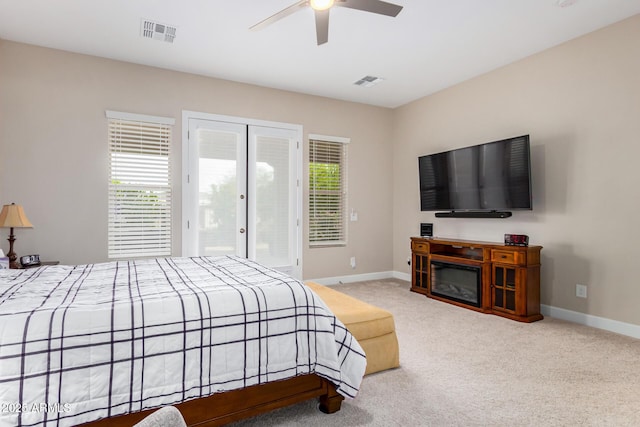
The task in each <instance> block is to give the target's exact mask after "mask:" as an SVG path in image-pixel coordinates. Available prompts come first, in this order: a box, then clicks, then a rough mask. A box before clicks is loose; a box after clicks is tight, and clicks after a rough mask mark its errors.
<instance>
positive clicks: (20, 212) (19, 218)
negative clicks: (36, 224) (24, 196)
mask: <svg viewBox="0 0 640 427" xmlns="http://www.w3.org/2000/svg"><path fill="white" fill-rule="evenodd" d="M0 227H2V228H33V225H32V224H31V222H29V219H28V218H27V216H26V215H25V214H24V209H22V206H21V205H16V204H15V203H11V204H10V205H4V206H3V207H2V212H0Z"/></svg>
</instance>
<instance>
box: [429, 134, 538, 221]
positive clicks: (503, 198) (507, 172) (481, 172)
mask: <svg viewBox="0 0 640 427" xmlns="http://www.w3.org/2000/svg"><path fill="white" fill-rule="evenodd" d="M418 170H419V175H420V210H422V211H449V212H443V213H440V215H438V214H436V216H454V217H455V216H460V217H465V216H466V217H473V216H488V217H491V216H495V217H507V216H511V213H510V212H501V211H511V210H522V209H529V210H530V209H531V208H532V206H531V205H532V203H531V153H530V149H529V135H523V136H518V137H514V138H508V139H503V140H500V141H493V142H488V143H485V144H479V145H474V146H471V147H465V148H459V149H455V150H450V151H444V152H441V153H434V154H428V155H425V156H420V157H419V158H418Z"/></svg>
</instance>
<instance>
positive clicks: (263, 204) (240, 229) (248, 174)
mask: <svg viewBox="0 0 640 427" xmlns="http://www.w3.org/2000/svg"><path fill="white" fill-rule="evenodd" d="M215 117H220V116H215ZM223 118H224V117H223ZM183 123H185V124H187V125H188V132H187V135H186V136H187V138H186V143H184V145H185V146H184V148H183V156H184V157H185V161H184V162H183V167H184V168H185V172H186V174H184V179H183V224H184V226H183V235H182V241H183V245H182V247H183V255H184V256H198V255H204V256H216V255H237V256H241V257H246V258H249V259H252V260H255V261H258V262H260V263H262V264H264V265H267V266H269V267H273V268H276V269H278V270H281V271H284V272H286V273H288V274H290V275H292V276H294V277H298V278H301V276H302V269H301V265H300V249H301V247H300V246H301V232H300V222H301V221H300V220H299V219H300V215H301V206H302V203H301V189H300V186H299V183H300V178H299V173H300V169H301V166H300V164H301V159H302V155H301V153H300V149H299V143H298V141H299V140H300V134H301V129H296V127H295V126H292V127H289V128H287V127H277V125H278V124H273V126H270V125H272V124H271V123H269V122H259V123H258V124H255V123H254V124H249V123H243V122H242V120H241V119H237V120H236V119H232V120H231V121H226V120H212V119H210V118H202V117H197V116H196V117H193V116H188V117H187V118H186V121H185V120H184V117H183Z"/></svg>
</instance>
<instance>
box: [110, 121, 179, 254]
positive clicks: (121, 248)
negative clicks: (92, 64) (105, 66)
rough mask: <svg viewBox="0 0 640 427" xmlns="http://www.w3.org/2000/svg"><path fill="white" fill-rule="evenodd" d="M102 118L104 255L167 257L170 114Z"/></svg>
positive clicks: (169, 197)
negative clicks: (105, 137) (105, 142)
mask: <svg viewBox="0 0 640 427" xmlns="http://www.w3.org/2000/svg"><path fill="white" fill-rule="evenodd" d="M107 117H108V118H109V226H108V228H109V230H108V246H109V248H108V255H109V258H134V257H148V256H170V255H171V161H170V160H171V159H170V147H171V126H170V124H171V120H172V119H165V118H154V117H148V116H139V115H127V114H126V113H117V112H110V111H108V112H107ZM127 118H132V119H127ZM140 119H143V120H144V121H142V120H140Z"/></svg>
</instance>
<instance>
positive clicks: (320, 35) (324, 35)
mask: <svg viewBox="0 0 640 427" xmlns="http://www.w3.org/2000/svg"><path fill="white" fill-rule="evenodd" d="M315 12H316V38H317V39H318V46H320V45H321V44H325V43H326V42H328V41H329V9H327V10H316V11H315Z"/></svg>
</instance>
